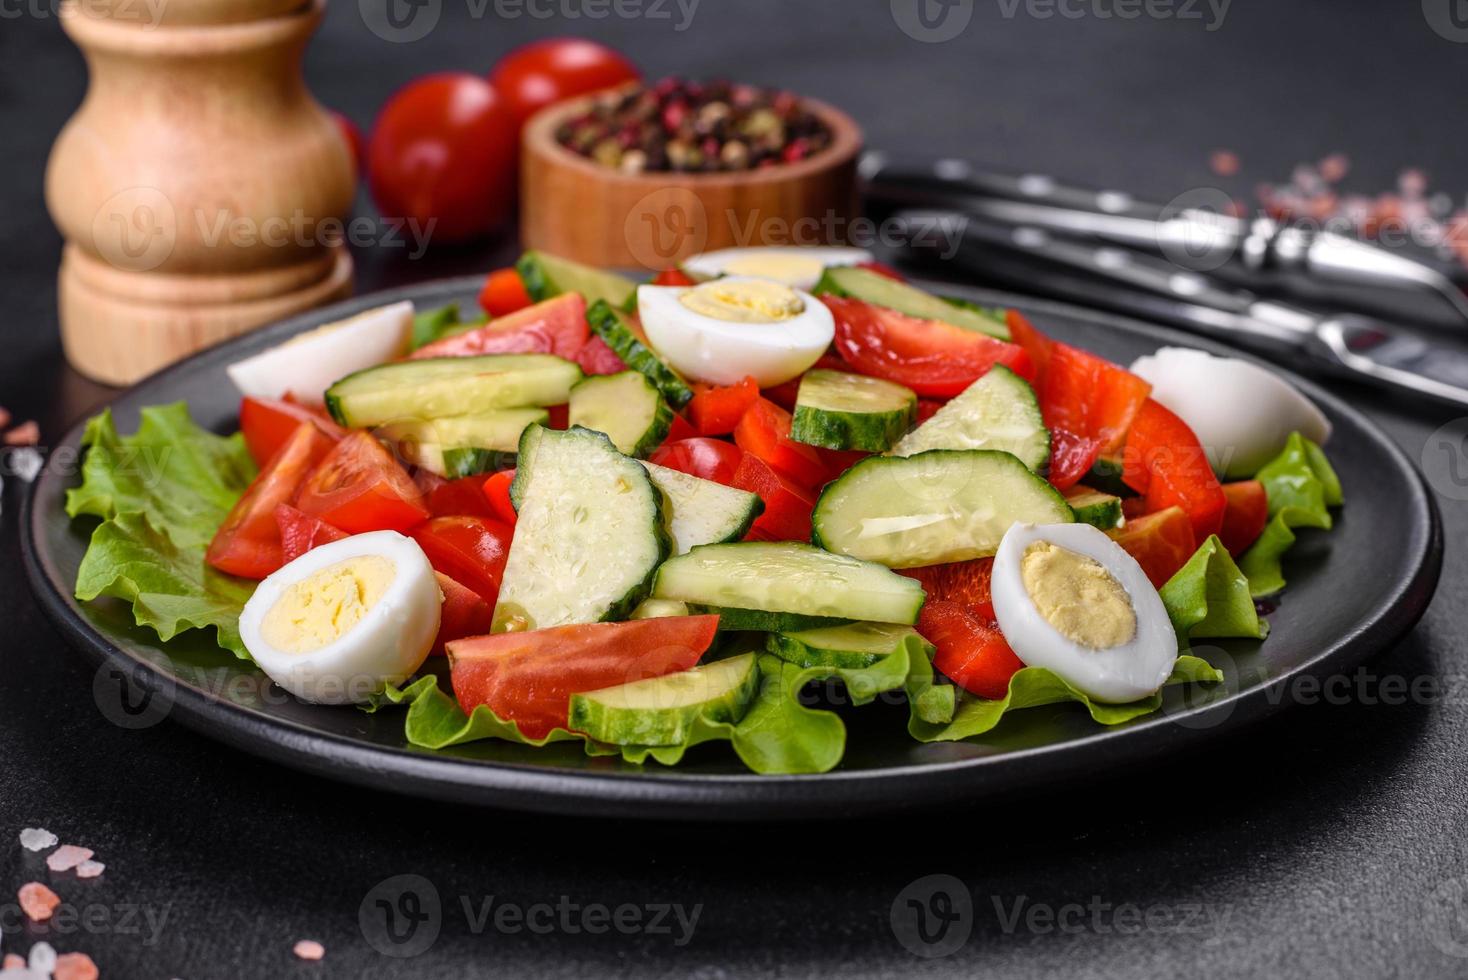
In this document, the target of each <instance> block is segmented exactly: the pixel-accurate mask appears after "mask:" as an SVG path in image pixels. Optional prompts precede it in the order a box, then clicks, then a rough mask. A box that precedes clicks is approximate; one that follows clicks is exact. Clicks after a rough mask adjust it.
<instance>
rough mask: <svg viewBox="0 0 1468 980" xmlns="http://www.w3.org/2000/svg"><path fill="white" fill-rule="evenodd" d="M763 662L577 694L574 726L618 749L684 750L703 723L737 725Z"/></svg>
mask: <svg viewBox="0 0 1468 980" xmlns="http://www.w3.org/2000/svg"><path fill="white" fill-rule="evenodd" d="M759 684H760V673H759V663H758V658H757V657H756V655H755V654H753V653H744V654H740V655H739V656H737V657H730V658H729V659H728V660H719V661H715V662H714V663H711V664H704V665H703V666H701V667H694V668H693V669H692V670H684V671H680V672H679V673H676V674H665V675H664V676H662V677H653V678H649V679H648V680H645V681H633V682H632V683H631V684H622V685H620V686H618V687H609V688H605V689H604V690H600V691H591V692H589V693H587V694H573V695H571V707H570V713H569V715H570V717H569V724H570V727H571V728H572V729H573V730H575V731H578V732H585V733H586V734H587V735H589V736H590V737H591V738H592V739H593V740H595V741H597V742H608V743H610V744H612V745H682V744H683V743H684V742H686V741H688V737H689V734H690V733H691V730H692V728H693V726H694V725H695V724H696V723H697V722H699V721H705V722H713V723H716V724H719V723H722V724H734V723H735V722H737V721H739V719H741V718H743V717H744V712H745V711H746V710H748V708H749V705H750V703H751V702H752V701H753V700H754V696H755V693H756V692H757V691H758V690H759Z"/></svg>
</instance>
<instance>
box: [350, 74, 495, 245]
mask: <svg viewBox="0 0 1468 980" xmlns="http://www.w3.org/2000/svg"><path fill="white" fill-rule="evenodd" d="M518 156H519V139H518V137H517V136H516V132H515V117H514V115H513V113H511V112H510V109H509V106H508V105H507V103H506V102H505V100H504V99H503V98H501V97H500V96H499V94H498V93H496V92H495V89H494V87H493V86H492V85H490V84H489V83H488V82H486V81H485V80H484V79H482V78H480V77H478V76H477V75H470V74H468V73H466V72H443V73H441V74H437V75H429V76H427V77H426V78H420V79H419V80H417V81H416V82H411V83H409V84H408V85H406V86H405V87H403V88H402V89H399V90H398V91H397V93H395V94H394V95H393V97H392V98H391V99H389V100H388V103H387V105H386V106H384V107H383V110H382V113H381V114H380V115H379V116H378V117H377V123H376V125H374V126H373V127H372V140H371V142H370V143H369V144H368V147H367V178H368V182H369V184H370V185H371V188H372V197H373V199H374V200H376V201H377V207H378V209H379V210H380V211H381V212H382V215H383V217H384V218H386V219H388V220H390V221H391V220H394V219H402V220H414V221H416V222H417V223H418V233H419V234H426V235H429V236H430V237H431V238H432V240H433V241H443V242H461V241H467V240H469V239H473V238H477V237H479V236H481V235H484V234H486V233H488V232H490V231H492V230H494V229H495V228H496V227H498V226H499V225H501V224H502V223H503V222H504V221H505V219H506V218H507V217H509V214H510V208H511V206H512V205H513V203H514V198H515V165H516V159H517V157H518ZM434 219H437V222H436V224H434V225H433V227H432V229H431V230H430V229H429V225H428V222H430V221H433V220H434Z"/></svg>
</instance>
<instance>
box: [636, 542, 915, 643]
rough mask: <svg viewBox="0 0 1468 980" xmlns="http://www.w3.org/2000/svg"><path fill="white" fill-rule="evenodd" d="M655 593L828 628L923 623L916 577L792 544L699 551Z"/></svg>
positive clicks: (683, 558) (671, 565)
mask: <svg viewBox="0 0 1468 980" xmlns="http://www.w3.org/2000/svg"><path fill="white" fill-rule="evenodd" d="M653 595H655V596H657V597H658V598H659V599H681V600H683V601H684V602H687V603H690V604H695V603H696V604H698V605H705V606H718V607H720V608H721V609H722V610H724V611H727V612H733V611H734V610H757V611H762V612H773V613H796V614H799V615H803V616H819V617H822V618H823V619H825V620H826V621H827V623H828V624H829V621H830V620H832V619H840V620H856V619H869V620H872V621H874V622H880V623H906V624H909V625H910V624H912V623H915V622H917V615H918V610H920V609H922V607H923V599H924V595H923V587H922V586H921V585H919V584H918V583H917V581H916V580H914V579H910V578H907V577H906V576H903V575H898V574H897V573H896V572H893V571H890V570H888V569H886V568H883V567H882V566H881V565H876V564H873V563H872V562H867V561H858V560H857V559H855V558H849V557H846V556H844V555H833V554H831V553H830V552H828V551H822V550H821V549H820V548H815V547H812V546H811V545H808V544H801V543H798V542H794V541H780V542H769V541H745V542H739V543H735V544H709V545H704V546H703V547H701V548H694V549H693V550H692V551H690V552H688V554H686V555H679V556H678V557H677V558H671V559H669V560H668V562H667V563H666V564H665V565H663V567H662V568H660V569H659V570H658V575H657V580H656V582H654V584H653ZM733 628H738V627H733Z"/></svg>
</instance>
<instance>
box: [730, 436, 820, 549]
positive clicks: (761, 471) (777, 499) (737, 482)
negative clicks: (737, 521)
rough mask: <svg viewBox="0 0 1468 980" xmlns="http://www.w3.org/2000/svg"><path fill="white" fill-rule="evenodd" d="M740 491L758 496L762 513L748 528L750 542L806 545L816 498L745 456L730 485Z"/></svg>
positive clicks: (760, 462) (757, 459)
mask: <svg viewBox="0 0 1468 980" xmlns="http://www.w3.org/2000/svg"><path fill="white" fill-rule="evenodd" d="M730 485H731V486H735V487H738V488H739V489H740V490H748V491H750V492H751V493H756V494H759V499H760V500H762V501H763V502H764V505H765V509H764V512H763V513H762V514H760V516H759V517H756V518H755V519H754V524H753V525H751V526H750V529H749V535H748V539H749V540H752V541H809V540H810V516H811V511H813V510H815V506H816V498H815V494H813V493H812V492H811V491H809V490H807V489H806V488H805V487H802V486H800V485H799V484H797V483H795V482H794V481H792V480H789V479H787V478H786V477H784V476H782V475H781V474H780V472H779V471H778V470H776V469H775V468H774V467H772V466H770V465H769V464H768V463H766V462H765V461H764V460H762V459H760V458H759V457H757V456H752V455H749V454H746V455H745V456H744V457H743V458H742V459H740V460H739V468H738V469H736V470H735V471H734V479H733V482H732V483H731V484H730Z"/></svg>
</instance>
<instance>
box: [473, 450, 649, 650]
mask: <svg viewBox="0 0 1468 980" xmlns="http://www.w3.org/2000/svg"><path fill="white" fill-rule="evenodd" d="M515 484H516V485H517V486H519V487H520V508H519V520H518V521H517V522H516V523H515V536H514V538H513V539H512V540H511V542H510V556H509V558H508V559H507V560H506V561H505V572H504V578H503V584H501V586H500V593H499V601H498V602H497V603H496V604H495V607H494V622H493V625H492V626H491V632H494V633H504V632H507V631H511V630H534V629H544V628H546V627H548V626H565V625H568V624H571V623H595V622H599V621H601V620H607V619H620V618H622V617H624V616H626V615H627V614H628V613H630V612H631V611H632V610H633V609H635V608H636V607H637V604H638V603H640V602H641V601H642V600H643V599H645V598H646V597H647V594H648V586H649V583H650V582H651V580H652V576H653V573H654V572H655V571H656V570H657V567H658V565H660V564H661V563H662V561H663V559H664V558H666V557H667V555H668V534H667V532H666V531H665V530H664V529H663V513H662V509H663V495H662V492H661V491H659V490H658V489H657V487H654V486H653V485H652V480H651V479H650V478H649V477H648V475H647V470H645V469H643V468H642V464H640V463H638V462H637V461H636V460H635V459H628V458H627V457H626V456H623V455H622V454H621V453H619V452H617V450H616V448H615V447H614V446H613V445H612V443H611V440H610V439H608V438H607V437H606V436H604V435H602V434H601V433H600V432H592V431H591V430H590V429H583V428H580V427H576V428H572V429H568V430H566V431H565V432H559V431H557V430H555V429H547V428H546V427H545V426H541V425H532V426H531V427H530V428H528V429H526V430H525V434H524V435H523V436H521V437H520V465H519V466H518V467H517V469H516V471H515Z"/></svg>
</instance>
